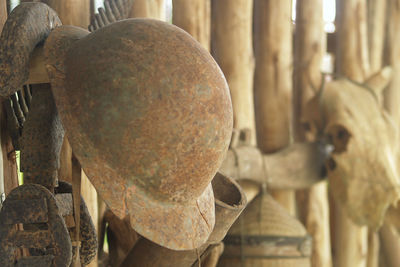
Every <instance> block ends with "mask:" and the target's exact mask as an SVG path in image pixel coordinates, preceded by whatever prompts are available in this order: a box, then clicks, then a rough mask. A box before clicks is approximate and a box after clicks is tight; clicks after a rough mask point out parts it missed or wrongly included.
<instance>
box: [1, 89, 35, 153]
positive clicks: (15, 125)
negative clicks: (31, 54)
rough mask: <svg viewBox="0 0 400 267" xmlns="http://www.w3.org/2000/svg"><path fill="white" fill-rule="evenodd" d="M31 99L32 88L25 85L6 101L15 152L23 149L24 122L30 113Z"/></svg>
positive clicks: (8, 126)
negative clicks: (21, 145)
mask: <svg viewBox="0 0 400 267" xmlns="http://www.w3.org/2000/svg"><path fill="white" fill-rule="evenodd" d="M31 99H32V91H31V87H30V86H29V85H24V86H23V88H22V89H21V90H19V91H17V92H16V93H15V94H14V95H12V96H11V97H9V98H8V99H7V100H5V101H4V106H5V109H6V113H7V129H9V131H10V135H11V139H12V143H13V146H14V149H15V150H20V149H21V147H20V138H21V135H22V128H23V127H24V122H25V120H26V117H27V115H28V112H29V108H30V104H31Z"/></svg>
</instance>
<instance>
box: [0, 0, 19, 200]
mask: <svg viewBox="0 0 400 267" xmlns="http://www.w3.org/2000/svg"><path fill="white" fill-rule="evenodd" d="M6 20H7V5H6V1H5V0H0V31H1V30H2V29H3V26H4V23H5V22H6ZM0 111H1V113H0V144H1V153H0V164H1V165H2V168H0V183H1V186H0V197H1V199H3V198H4V197H5V196H6V195H7V194H8V193H9V192H10V191H11V190H12V189H13V188H15V187H17V186H18V175H17V164H16V156H15V151H14V148H13V145H12V142H11V137H10V134H9V132H8V129H7V118H6V111H5V109H4V107H3V104H0ZM3 193H4V195H1V194H3Z"/></svg>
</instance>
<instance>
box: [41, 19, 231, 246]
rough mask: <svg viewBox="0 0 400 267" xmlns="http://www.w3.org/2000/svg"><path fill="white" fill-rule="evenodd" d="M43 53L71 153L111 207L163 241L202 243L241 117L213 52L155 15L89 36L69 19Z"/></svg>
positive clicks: (167, 243) (150, 236)
mask: <svg viewBox="0 0 400 267" xmlns="http://www.w3.org/2000/svg"><path fill="white" fill-rule="evenodd" d="M45 53H46V57H47V68H48V71H49V76H50V80H51V83H52V87H53V94H54V98H55V101H56V105H57V108H58V111H59V113H60V116H61V119H62V122H63V125H64V127H65V129H66V134H67V136H68V139H69V141H70V143H71V146H72V149H73V152H74V153H75V155H76V157H77V158H78V159H79V161H80V163H81V164H82V168H83V169H84V171H85V172H86V174H87V175H88V177H89V179H90V180H91V182H92V183H93V185H94V186H95V187H96V189H97V191H98V192H99V194H100V196H101V197H102V198H103V199H104V200H105V202H106V203H107V204H108V206H109V207H110V208H111V209H112V210H113V212H114V213H116V214H117V215H118V216H120V217H124V216H126V215H128V214H129V216H130V219H131V225H132V227H133V228H134V229H135V230H136V231H137V232H138V233H139V234H141V235H143V236H144V237H146V238H148V239H150V240H152V241H154V242H156V243H158V244H160V245H162V246H165V247H168V248H171V249H175V250H187V249H194V248H196V247H199V246H200V245H201V244H203V243H204V242H205V241H206V240H207V238H208V236H209V234H210V233H211V231H212V230H213V227H214V221H215V214H214V197H213V192H212V188H211V184H210V181H211V180H212V178H213V176H214V175H215V173H216V172H217V170H218V168H219V166H220V164H221V162H222V160H223V158H224V156H225V153H226V151H227V148H228V145H229V141H230V136H231V132H232V123H233V122H232V106H231V99H230V95H229V89H228V85H227V83H226V80H225V78H224V76H223V74H222V72H221V70H220V68H219V67H218V65H217V64H216V63H215V61H214V60H213V58H212V57H211V56H210V54H209V53H208V52H207V51H206V50H205V49H203V48H202V47H201V45H200V44H199V43H197V42H196V41H195V40H194V39H193V38H192V37H191V36H190V35H189V34H187V33H186V32H184V31H183V30H181V29H179V28H177V27H175V26H173V25H170V24H167V23H164V22H160V21H156V20H150V19H130V20H124V21H120V22H117V23H114V24H111V25H109V26H106V27H104V28H102V29H99V30H97V31H95V32H94V33H91V34H88V32H86V31H85V30H83V29H79V28H75V27H71V26H69V27H68V26H63V27H60V28H57V29H56V30H54V31H53V32H52V33H51V34H50V36H49V38H48V39H47V42H46V45H45Z"/></svg>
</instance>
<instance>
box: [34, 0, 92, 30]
mask: <svg viewBox="0 0 400 267" xmlns="http://www.w3.org/2000/svg"><path fill="white" fill-rule="evenodd" d="M42 2H44V3H46V4H48V5H49V6H50V7H51V8H53V9H54V10H55V11H56V12H57V14H58V16H59V17H60V19H61V22H62V23H63V24H64V25H74V26H79V27H82V28H84V29H87V27H88V26H89V23H90V17H89V16H90V1H89V0H68V1H65V0H43V1H42Z"/></svg>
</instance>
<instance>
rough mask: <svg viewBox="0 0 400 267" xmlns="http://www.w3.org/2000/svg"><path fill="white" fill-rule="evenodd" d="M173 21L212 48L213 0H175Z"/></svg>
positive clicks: (204, 45)
mask: <svg viewBox="0 0 400 267" xmlns="http://www.w3.org/2000/svg"><path fill="white" fill-rule="evenodd" d="M172 3H173V9H172V11H173V13H172V23H173V24H175V25H176V26H178V27H180V28H182V29H184V30H185V31H187V32H188V33H190V35H192V36H193V37H194V39H196V40H197V41H198V42H199V43H201V44H202V45H203V47H204V48H205V49H207V50H210V39H211V0H192V1H187V0H173V1H172Z"/></svg>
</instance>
